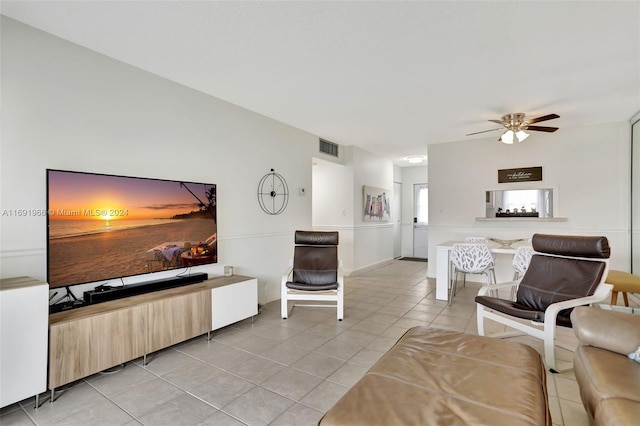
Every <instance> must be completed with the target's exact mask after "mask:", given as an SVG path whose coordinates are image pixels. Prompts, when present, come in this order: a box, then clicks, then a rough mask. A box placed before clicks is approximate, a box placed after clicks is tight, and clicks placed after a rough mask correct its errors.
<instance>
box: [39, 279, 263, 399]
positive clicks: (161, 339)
mask: <svg viewBox="0 0 640 426" xmlns="http://www.w3.org/2000/svg"><path fill="white" fill-rule="evenodd" d="M257 313H258V281H257V279H255V278H251V277H245V276H241V275H234V276H230V277H215V278H212V279H209V280H206V281H203V282H201V283H196V284H190V285H184V286H181V287H175V288H170V289H166V290H160V291H155V292H152V293H146V294H139V295H136V296H131V297H127V298H122V299H116V300H111V301H107V302H103V303H96V304H94V305H88V306H83V307H80V308H77V309H71V310H68V311H63V312H58V313H55V314H51V315H49V389H50V390H51V402H53V400H54V398H53V396H54V392H55V389H56V388H58V387H60V386H62V385H65V384H67V383H71V382H73V381H76V380H78V379H81V378H83V377H87V376H90V375H92V374H95V373H98V372H100V371H103V370H106V369H108V368H111V367H113V366H115V365H118V364H123V363H125V362H128V361H131V360H133V359H136V358H140V357H144V359H145V361H146V357H147V355H149V354H151V353H153V352H156V351H159V350H160V349H163V348H166V347H169V346H172V345H175V344H177V343H180V342H183V341H185V340H188V339H191V338H194V337H197V336H200V335H203V334H209V332H211V331H213V330H217V329H219V328H221V327H224V326H227V325H229V324H232V323H234V322H238V321H241V320H243V319H245V318H249V317H251V316H253V315H256V314H257Z"/></svg>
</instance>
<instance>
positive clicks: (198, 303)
mask: <svg viewBox="0 0 640 426" xmlns="http://www.w3.org/2000/svg"><path fill="white" fill-rule="evenodd" d="M148 309H149V345H148V353H151V352H155V351H157V350H160V349H162V348H166V347H168V346H171V345H175V344H176V343H179V342H183V341H185V340H188V339H191V338H193V337H196V336H199V335H201V334H204V333H207V332H208V331H211V290H205V291H200V292H196V293H191V294H185V295H182V296H176V297H171V298H167V299H163V300H158V301H156V302H152V303H149V304H148Z"/></svg>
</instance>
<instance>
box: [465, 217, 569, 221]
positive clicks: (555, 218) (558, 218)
mask: <svg viewBox="0 0 640 426" xmlns="http://www.w3.org/2000/svg"><path fill="white" fill-rule="evenodd" d="M568 220H569V219H568V218H566V217H476V222H566V221H568Z"/></svg>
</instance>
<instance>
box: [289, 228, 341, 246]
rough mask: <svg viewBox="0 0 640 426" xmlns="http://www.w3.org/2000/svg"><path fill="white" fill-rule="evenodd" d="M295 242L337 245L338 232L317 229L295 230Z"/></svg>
mask: <svg viewBox="0 0 640 426" xmlns="http://www.w3.org/2000/svg"><path fill="white" fill-rule="evenodd" d="M295 243H296V244H305V245H314V246H337V245H338V233H337V232H319V231H296V235H295Z"/></svg>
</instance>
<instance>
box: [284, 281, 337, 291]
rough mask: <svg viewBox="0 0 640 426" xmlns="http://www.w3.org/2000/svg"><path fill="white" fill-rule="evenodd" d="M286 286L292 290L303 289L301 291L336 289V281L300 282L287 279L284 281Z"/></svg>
mask: <svg viewBox="0 0 640 426" xmlns="http://www.w3.org/2000/svg"><path fill="white" fill-rule="evenodd" d="M285 285H286V286H287V288H290V289H292V290H303V291H327V290H337V289H338V283H337V282H333V283H328V284H300V283H295V282H291V281H287V282H286V283H285Z"/></svg>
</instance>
